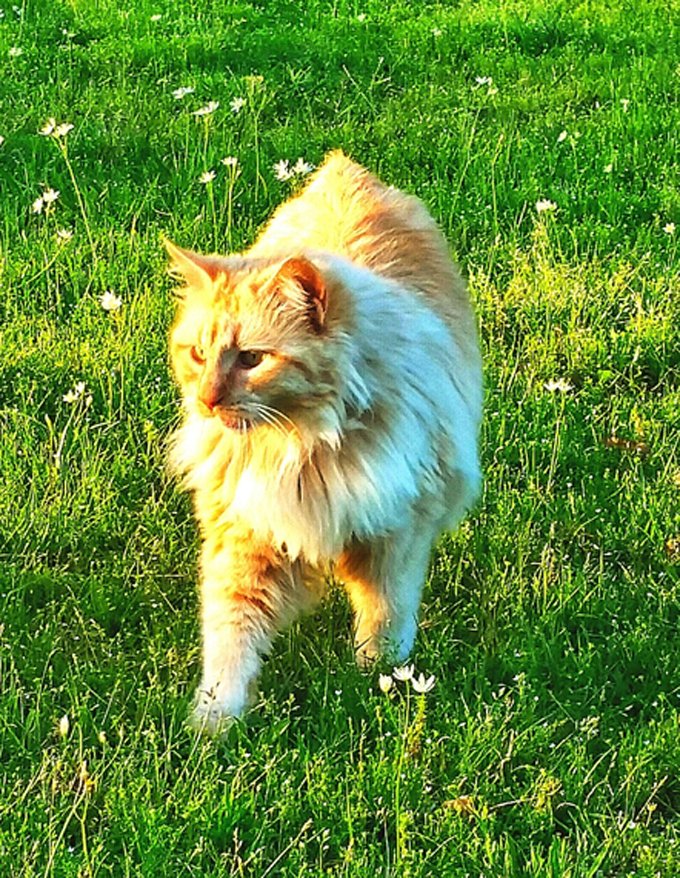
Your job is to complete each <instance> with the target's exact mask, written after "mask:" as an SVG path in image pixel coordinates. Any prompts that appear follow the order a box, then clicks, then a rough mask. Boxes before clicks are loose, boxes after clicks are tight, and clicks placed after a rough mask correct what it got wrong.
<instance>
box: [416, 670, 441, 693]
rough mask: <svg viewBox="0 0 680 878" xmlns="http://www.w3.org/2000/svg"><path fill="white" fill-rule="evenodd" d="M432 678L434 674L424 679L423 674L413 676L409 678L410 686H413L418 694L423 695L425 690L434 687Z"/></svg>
mask: <svg viewBox="0 0 680 878" xmlns="http://www.w3.org/2000/svg"><path fill="white" fill-rule="evenodd" d="M434 679H435V678H434V674H433V675H431V676H430V677H428V678H427V679H425V674H421V675H420V676H419V677H418V679H416V678H415V677H412V678H411V686H413V689H414V690H415V691H416V692H418V693H419V694H420V695H424V694H425V693H426V692H429V691H430V690H431V689H433V688H434Z"/></svg>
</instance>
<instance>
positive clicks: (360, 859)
mask: <svg viewBox="0 0 680 878" xmlns="http://www.w3.org/2000/svg"><path fill="white" fill-rule="evenodd" d="M3 11H4V15H3V16H2V17H0V59H1V62H2V65H3V66H2V69H3V76H2V77H0V105H1V106H2V114H1V115H0V138H1V139H0V435H1V440H0V567H1V569H0V601H1V602H2V612H1V614H0V764H1V765H2V772H1V774H0V777H1V781H0V782H1V784H2V792H1V794H0V874H3V875H5V874H7V875H12V876H14V875H20V876H34V875H35V876H44V875H54V876H61V875H64V876H71V875H72V876H76V875H80V876H99V875H111V876H119V875H130V876H132V875H135V876H137V875H147V876H154V878H155V876H160V875H173V876H174V875H178V876H179V875H194V876H201V878H203V876H258V878H262V876H266V875H269V876H283V875H285V876H317V875H319V876H321V875H338V876H340V875H342V876H357V878H365V876H366V875H373V874H375V875H394V876H396V875H408V876H431V875H441V876H449V875H451V876H458V875H460V876H463V875H466V874H469V875H475V876H476V875H480V874H485V875H494V876H495V875H509V876H514V875H517V876H520V875H521V876H525V875H527V876H536V878H538V876H546V875H549V876H555V878H557V876H573V878H581V876H592V878H595V876H606V875H636V876H650V878H651V876H657V875H660V876H665V878H672V876H675V875H677V872H678V867H677V864H678V862H679V861H680V841H679V838H678V809H679V807H680V786H679V782H678V765H680V736H679V735H678V707H679V706H680V674H679V672H678V667H679V666H680V661H679V655H678V647H677V630H678V615H679V614H678V562H679V560H680V552H679V551H678V545H679V540H680V516H679V513H678V510H679V508H680V505H679V498H680V459H679V456H678V436H679V435H680V432H679V427H680V339H679V332H678V327H679V326H680V272H679V271H678V240H679V238H678V235H679V233H678V231H677V228H676V227H677V226H678V224H679V222H680V219H679V218H680V210H679V204H678V163H677V156H678V146H679V139H678V130H680V125H679V122H680V113H679V110H678V106H679V104H678V100H677V98H678V85H679V84H680V76H679V72H680V71H679V69H678V66H677V64H678V59H677V51H676V47H677V38H678V26H677V14H676V13H677V10H676V9H674V8H673V4H670V6H669V5H668V4H661V3H659V2H644V3H638V4H636V5H635V7H634V8H633V7H632V6H626V5H625V4H623V5H622V4H619V5H617V6H615V7H611V8H610V7H609V6H607V5H605V4H600V3H588V4H566V3H551V4H547V3H545V2H539V0H513V2H509V3H504V4H501V5H499V4H497V3H491V2H480V3H463V4H462V5H460V6H454V5H452V4H436V3H425V4H423V3H413V2H407V0H400V2H395V3H391V4H385V3H378V2H377V0H367V2H366V3H363V4H359V5H356V4H354V3H348V2H343V0H340V2H337V3H333V4H331V3H320V2H314V3H308V4H306V5H305V7H304V10H303V9H302V7H300V6H299V5H298V4H292V3H289V2H278V0H275V2H270V3H267V4H266V5H265V4H256V3H251V2H242V3H238V4H235V5H232V6H231V7H229V8H224V7H222V6H221V5H220V4H211V3H205V2H198V3H192V4H189V3H186V2H185V0H178V2H174V3H172V4H170V3H168V2H167V0H159V2H155V3H153V4H152V3H148V2H146V0H141V2H139V0H136V2H135V3H132V2H129V0H120V2H117V3H115V4H114V3H113V2H108V0H107V2H98V3H90V2H80V3H77V4H72V3H62V2H57V3H53V4H44V3H41V2H37V0H35V2H31V0H26V2H25V3H24V4H23V5H20V6H18V7H16V9H15V8H13V7H11V6H6V7H5V8H4V10H3ZM51 120H53V122H52V121H51ZM50 125H51V126H52V130H49V131H46V128H45V126H48V127H49V126H50ZM65 125H69V126H70V125H72V126H73V127H72V128H68V130H67V129H66V128H59V126H65ZM41 130H43V132H44V133H43V134H41V133H40V131H41ZM57 131H58V132H59V133H58V134H57ZM45 132H46V133H45ZM55 147H56V148H55ZM333 147H342V148H344V149H345V150H346V151H347V152H349V153H350V154H351V155H352V156H353V157H354V158H356V159H357V160H359V161H361V162H363V163H364V164H366V165H367V166H369V167H370V168H372V169H374V170H376V171H377V172H378V173H380V174H381V176H382V177H383V178H384V179H385V180H386V181H388V182H390V183H393V184H395V185H397V186H399V187H400V188H403V189H408V190H409V191H413V192H415V193H417V194H418V195H420V196H421V197H422V198H423V199H424V200H425V202H426V203H427V204H428V206H429V207H430V209H431V210H432V212H433V214H434V215H435V216H436V217H437V219H438V220H439V222H440V223H441V225H442V227H443V228H444V230H445V232H446V234H447V236H448V238H449V240H450V241H451V245H452V249H453V251H454V252H455V255H456V258H457V259H458V260H459V262H460V263H461V265H462V267H463V269H464V271H465V272H466V274H467V276H468V277H469V279H470V286H471V290H472V294H473V297H474V300H475V303H476V307H477V311H478V315H479V321H480V327H481V335H482V345H483V351H484V358H485V375H486V417H485V422H484V427H483V459H484V469H485V478H486V481H485V489H484V496H483V498H482V501H481V502H480V504H479V506H478V507H477V509H476V510H475V512H474V514H473V515H472V516H471V517H470V518H469V519H468V520H467V521H466V522H465V523H464V525H463V526H462V528H461V529H460V531H459V532H458V533H456V534H454V535H451V536H450V537H446V538H445V539H444V540H442V543H441V545H440V547H439V550H438V552H437V554H436V556H435V558H434V560H433V567H432V575H431V580H430V582H429V584H428V587H427V589H426V593H425V600H424V606H423V621H422V627H421V632H420V634H419V638H418V643H417V648H416V651H415V653H414V656H413V662H414V665H415V680H416V688H417V687H420V688H421V689H422V690H426V689H427V690H428V691H422V692H420V693H419V692H418V691H416V689H414V688H413V683H408V682H404V681H400V680H398V679H395V676H396V677H398V676H399V675H395V676H390V678H389V679H391V680H392V682H391V683H388V682H387V679H388V678H387V674H388V673H390V674H391V673H392V669H391V668H387V667H383V668H379V669H377V670H376V673H375V674H374V675H372V676H371V675H369V676H364V675H362V674H360V673H359V672H358V671H357V670H356V668H355V667H354V663H353V655H352V649H351V644H350V617H349V612H348V608H347V605H346V603H345V600H344V598H343V596H342V592H341V591H340V590H339V589H336V588H332V589H331V592H330V595H329V598H328V601H327V602H326V605H325V606H324V608H323V609H322V610H321V611H320V612H319V613H318V614H317V615H315V616H314V617H313V618H311V619H307V620H304V621H302V622H301V623H300V624H298V625H297V626H295V627H294V628H293V629H292V630H291V631H290V632H288V633H287V634H285V635H284V636H282V637H281V638H280V639H279V641H278V642H277V644H276V647H275V651H274V654H273V655H272V657H271V660H270V661H269V662H268V663H267V665H266V667H265V670H264V674H263V677H262V681H261V698H260V701H259V703H258V705H257V707H256V709H255V710H254V711H253V713H252V714H251V716H250V718H249V721H248V724H247V725H245V726H241V725H239V726H237V727H235V728H234V729H233V731H232V733H231V734H230V737H229V738H228V740H227V741H226V742H224V743H221V744H213V743H211V742H209V741H206V740H203V739H202V738H200V737H195V736H193V735H191V734H190V733H189V732H188V730H187V729H186V728H185V717H186V711H187V706H188V702H189V700H190V697H191V693H192V690H193V687H194V686H195V684H196V682H197V676H198V673H199V668H198V662H199V654H198V627H197V621H196V615H197V607H196V598H195V592H194V588H195V566H196V562H195V557H196V547H197V536H196V532H195V527H194V524H193V522H192V518H191V512H190V504H189V502H188V499H187V498H186V497H185V496H182V495H181V494H179V493H178V492H177V491H176V488H175V486H174V485H173V484H172V483H171V482H170V481H169V480H168V478H167V476H166V474H165V464H164V461H165V446H164V442H165V437H166V436H167V435H168V433H169V432H170V430H171V428H172V426H173V424H174V423H175V421H176V418H177V395H176V392H175V390H174V389H173V387H172V385H171V382H170V379H169V375H168V368H167V354H166V341H165V337H166V331H167V326H168V323H169V320H170V317H171V312H172V301H171V295H170V287H171V283H170V281H169V279H168V278H167V275H166V265H165V256H164V255H163V252H162V247H161V243H160V242H161V236H162V235H167V236H168V237H170V238H172V239H174V240H177V241H178V243H180V244H182V245H185V246H189V247H196V248H198V249H203V250H211V249H225V248H231V249H239V248H241V247H245V246H247V245H248V243H249V242H250V241H252V240H253V237H254V235H255V234H256V232H257V229H258V227H259V226H260V225H261V223H262V222H264V220H265V219H266V218H267V216H268V215H269V214H270V212H271V210H272V209H273V208H274V207H275V206H276V205H277V204H278V203H279V202H280V201H281V200H283V199H285V198H286V197H287V196H288V195H289V193H290V192H291V191H294V190H295V188H296V187H297V186H298V185H299V184H300V181H301V179H302V177H303V176H304V173H306V171H307V170H308V169H309V166H311V165H315V164H318V163H319V162H320V161H321V160H322V158H323V155H324V153H325V152H326V151H327V150H328V149H330V148H333ZM54 193H58V196H55V195H54ZM46 195H47V198H46ZM38 202H40V207H39V209H36V208H37V205H38ZM380 674H382V677H381V676H380ZM421 674H422V675H423V676H422V678H421ZM431 676H433V677H434V680H433V681H432V682H430V677H431ZM430 687H431V688H430Z"/></svg>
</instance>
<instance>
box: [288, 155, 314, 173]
mask: <svg viewBox="0 0 680 878" xmlns="http://www.w3.org/2000/svg"><path fill="white" fill-rule="evenodd" d="M313 170H314V165H310V164H309V162H306V161H305V160H304V159H303V158H299V159H298V160H297V161H296V162H295V164H294V165H293V167H292V169H291V171H292V173H293V174H299V175H300V176H301V177H304V176H305V175H306V174H309V173H310V172H311V171H313Z"/></svg>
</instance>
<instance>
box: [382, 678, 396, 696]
mask: <svg viewBox="0 0 680 878" xmlns="http://www.w3.org/2000/svg"><path fill="white" fill-rule="evenodd" d="M393 685H394V680H393V679H392V676H391V675H390V674H381V675H380V677H379V678H378V686H379V687H380V691H381V692H384V693H385V695H387V693H388V692H389V691H390V689H391V688H392V686H393Z"/></svg>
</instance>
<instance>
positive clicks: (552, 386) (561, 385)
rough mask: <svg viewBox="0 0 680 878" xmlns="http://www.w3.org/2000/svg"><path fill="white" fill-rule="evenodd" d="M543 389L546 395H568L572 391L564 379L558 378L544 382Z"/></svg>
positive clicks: (570, 385) (571, 386)
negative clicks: (546, 392)
mask: <svg viewBox="0 0 680 878" xmlns="http://www.w3.org/2000/svg"><path fill="white" fill-rule="evenodd" d="M543 387H544V388H545V389H546V390H547V391H548V393H569V391H570V390H573V389H574V386H573V385H572V384H570V383H569V382H568V381H567V380H566V378H558V379H557V380H553V381H546V382H545V384H544V385H543Z"/></svg>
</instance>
